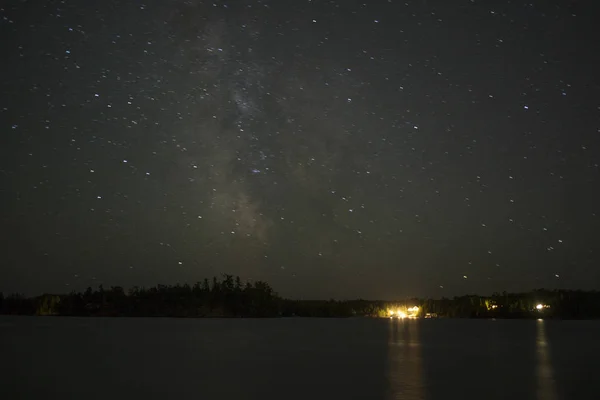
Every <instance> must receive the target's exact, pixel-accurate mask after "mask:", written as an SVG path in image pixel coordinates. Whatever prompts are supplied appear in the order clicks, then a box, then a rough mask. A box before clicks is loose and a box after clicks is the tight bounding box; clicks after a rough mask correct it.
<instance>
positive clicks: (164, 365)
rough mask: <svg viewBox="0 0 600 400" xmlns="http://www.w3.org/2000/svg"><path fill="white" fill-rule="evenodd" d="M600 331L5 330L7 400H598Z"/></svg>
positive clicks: (356, 321) (456, 323)
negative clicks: (191, 399)
mask: <svg viewBox="0 0 600 400" xmlns="http://www.w3.org/2000/svg"><path fill="white" fill-rule="evenodd" d="M599 372H600V321H519V320H497V321H493V320H458V319H439V320H387V319H367V318H350V319H310V318H291V319H162V318H156V319H151V318H137V319H135V318H122V319H119V318H62V317H10V316H3V317H0V398H2V399H61V400H62V399H78V400H79V399H104V400H106V399H144V400H146V399H165V398H168V399H178V398H181V399H190V398H197V399H236V400H240V399H262V400H266V399H277V400H288V399H302V400H308V399H403V400H413V399H445V400H447V399H460V400H465V399H477V400H487V399H511V400H515V399H548V400H554V399H595V398H600V379H598V378H597V375H598V373H599Z"/></svg>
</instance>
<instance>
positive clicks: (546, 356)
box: [535, 319, 558, 400]
mask: <svg viewBox="0 0 600 400" xmlns="http://www.w3.org/2000/svg"><path fill="white" fill-rule="evenodd" d="M536 333H537V334H536V340H535V349H536V361H537V363H536V378H537V382H536V384H537V398H538V399H539V400H555V399H558V396H557V393H556V382H555V381H554V368H553V366H552V360H551V359H550V346H549V344H548V338H547V335H546V323H545V322H544V320H542V319H539V320H538V321H537V329H536Z"/></svg>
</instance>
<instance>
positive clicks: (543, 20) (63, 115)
mask: <svg viewBox="0 0 600 400" xmlns="http://www.w3.org/2000/svg"><path fill="white" fill-rule="evenodd" d="M492 3H493V4H492ZM492 3H490V2H484V1H462V0H461V1H458V0H457V1H441V0H439V1H410V2H404V1H401V2H400V1H388V0H386V1H369V2H365V3H360V2H343V1H328V2H325V1H291V0H289V1H287V0H286V1H272V2H269V1H231V2H222V1H218V2H200V1H185V2H184V1H178V0H173V1H160V2H159V1H148V2H144V3H141V2H137V1H136V2H119V1H109V2H100V3H94V4H89V2H83V1H74V2H70V1H64V2H59V1H49V2H46V1H25V2H20V1H9V2H8V3H6V4H4V5H3V6H2V8H0V30H1V33H0V34H1V35H2V37H3V38H4V39H3V40H2V43H3V44H2V51H1V54H2V57H3V61H2V64H1V66H0V68H1V71H0V72H1V76H2V79H1V86H0V88H1V93H0V128H1V129H2V138H1V139H0V156H1V158H0V179H1V182H2V185H1V186H2V196H1V198H0V206H1V211H0V222H1V224H2V253H3V256H2V268H1V269H0V290H4V291H14V290H20V291H24V292H27V293H37V292H40V291H68V290H71V289H77V290H80V289H82V288H85V287H87V286H89V285H92V286H95V285H98V284H100V283H102V284H104V285H124V286H130V285H153V284H156V283H175V282H194V281H197V280H201V279H203V278H204V277H206V276H212V275H215V274H221V273H232V274H239V275H240V276H242V277H243V278H244V279H264V280H267V281H269V282H270V283H271V284H272V285H273V286H274V287H275V288H276V289H277V290H278V291H279V292H280V293H281V294H283V295H286V296H292V297H304V298H312V297H325V298H328V297H339V298H347V297H367V298H397V297H404V296H416V295H418V296H429V295H431V296H451V295H454V294H462V293H473V292H478V293H482V294H484V293H489V292H491V291H495V290H498V291H502V290H509V291H512V290H529V289H532V288H538V287H546V288H593V287H597V282H599V281H600V268H598V263H599V262H600V258H599V255H598V250H597V248H598V245H599V244H600V243H599V241H600V240H599V239H598V238H597V231H598V228H599V225H600V223H599V220H598V219H599V217H600V215H599V213H600V209H599V206H598V204H600V200H599V189H598V188H599V187H600V186H599V184H600V179H599V173H600V171H599V166H598V163H599V162H600V161H599V158H600V157H599V154H600V133H599V132H600V122H599V121H600V118H599V117H600V104H599V103H598V90H599V88H600V87H599V84H600V82H599V79H598V74H597V72H595V70H596V69H597V66H598V65H599V56H598V52H597V51H596V49H598V48H600V43H599V41H598V40H597V39H596V37H597V35H595V34H594V29H595V27H594V18H593V12H592V11H593V10H592V8H591V7H592V3H591V2H589V3H588V2H568V1H550V2H548V1H535V2H530V3H527V4H524V3H523V4H521V3H513V2H492ZM588 4H589V6H588ZM588 7H590V8H588Z"/></svg>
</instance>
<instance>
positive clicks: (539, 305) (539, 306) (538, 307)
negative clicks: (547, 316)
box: [535, 304, 544, 310]
mask: <svg viewBox="0 0 600 400" xmlns="http://www.w3.org/2000/svg"><path fill="white" fill-rule="evenodd" d="M535 308H537V309H538V310H541V309H542V308H544V306H543V305H542V304H538V305H537V306H535Z"/></svg>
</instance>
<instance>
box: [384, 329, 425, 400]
mask: <svg viewBox="0 0 600 400" xmlns="http://www.w3.org/2000/svg"><path fill="white" fill-rule="evenodd" d="M419 324H420V322H419V321H418V320H411V319H390V322H389V328H390V335H389V338H390V340H389V342H388V370H387V380H388V384H389V391H388V396H387V398H389V399H403V400H418V399H424V398H425V395H424V393H423V377H422V356H421V346H420V342H419Z"/></svg>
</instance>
